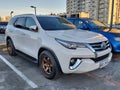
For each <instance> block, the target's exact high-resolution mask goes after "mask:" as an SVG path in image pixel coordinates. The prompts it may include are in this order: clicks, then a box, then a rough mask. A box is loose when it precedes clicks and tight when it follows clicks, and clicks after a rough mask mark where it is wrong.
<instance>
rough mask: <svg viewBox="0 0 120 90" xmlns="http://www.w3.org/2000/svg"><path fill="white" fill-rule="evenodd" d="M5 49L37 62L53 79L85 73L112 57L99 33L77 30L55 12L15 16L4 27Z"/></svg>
mask: <svg viewBox="0 0 120 90" xmlns="http://www.w3.org/2000/svg"><path fill="white" fill-rule="evenodd" d="M6 43H7V48H8V52H9V54H10V55H12V56H14V55H16V53H21V54H23V55H25V56H29V57H30V58H31V59H32V60H33V61H34V62H37V63H38V65H39V67H40V70H41V71H42V74H43V75H44V76H45V77H46V78H48V79H53V78H55V77H56V76H58V75H60V74H61V73H66V74H68V73H84V72H88V71H92V70H95V69H98V68H102V67H104V66H106V65H107V64H108V63H109V62H110V61H111V57H112V53H111V48H110V44H109V42H108V40H107V39H106V38H105V37H104V36H102V35H101V34H97V33H93V32H89V31H83V30H76V29H75V26H74V25H73V24H71V23H70V22H68V21H67V20H65V19H64V18H61V17H57V16H38V15H33V14H24V15H17V16H14V17H13V18H12V19H11V20H10V22H9V24H8V26H7V30H6Z"/></svg>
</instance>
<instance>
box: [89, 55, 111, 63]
mask: <svg viewBox="0 0 120 90" xmlns="http://www.w3.org/2000/svg"><path fill="white" fill-rule="evenodd" d="M108 56H109V54H106V55H104V56H101V57H98V58H91V59H92V60H93V61H94V62H99V61H102V60H103V59H105V58H107V57H108Z"/></svg>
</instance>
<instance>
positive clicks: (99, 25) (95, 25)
mask: <svg viewBox="0 0 120 90" xmlns="http://www.w3.org/2000/svg"><path fill="white" fill-rule="evenodd" d="M86 22H87V23H88V24H89V25H90V26H91V27H92V28H93V29H106V28H108V27H107V26H106V25H105V24H104V23H102V22H100V21H97V20H87V21H86Z"/></svg>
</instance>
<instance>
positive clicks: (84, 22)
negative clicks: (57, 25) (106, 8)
mask: <svg viewBox="0 0 120 90" xmlns="http://www.w3.org/2000/svg"><path fill="white" fill-rule="evenodd" d="M67 19H68V20H69V21H71V22H72V23H73V24H75V25H76V27H77V28H78V29H83V30H90V31H93V32H97V33H101V34H102V35H104V36H105V37H107V38H108V40H109V41H110V43H111V46H112V50H113V51H114V52H120V29H118V28H112V29H111V30H109V27H107V26H106V25H105V24H104V23H102V22H100V21H98V20H93V19H90V18H67Z"/></svg>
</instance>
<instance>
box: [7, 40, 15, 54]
mask: <svg viewBox="0 0 120 90" xmlns="http://www.w3.org/2000/svg"><path fill="white" fill-rule="evenodd" d="M7 50H8V53H9V55H11V56H16V50H15V47H14V45H13V42H12V40H10V39H8V40H7Z"/></svg>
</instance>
